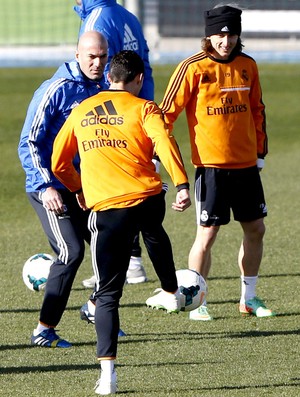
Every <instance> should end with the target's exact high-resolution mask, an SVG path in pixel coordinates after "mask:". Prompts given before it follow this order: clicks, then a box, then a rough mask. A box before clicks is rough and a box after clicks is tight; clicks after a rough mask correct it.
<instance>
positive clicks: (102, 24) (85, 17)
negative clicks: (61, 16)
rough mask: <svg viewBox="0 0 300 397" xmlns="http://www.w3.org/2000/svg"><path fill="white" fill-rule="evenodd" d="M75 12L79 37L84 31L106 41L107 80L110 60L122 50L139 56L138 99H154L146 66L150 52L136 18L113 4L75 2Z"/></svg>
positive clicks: (103, 0) (100, 0)
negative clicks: (141, 69)
mask: <svg viewBox="0 0 300 397" xmlns="http://www.w3.org/2000/svg"><path fill="white" fill-rule="evenodd" d="M76 2H77V4H78V5H77V6H75V7H74V10H75V11H76V12H77V14H78V15H79V16H80V18H81V20H82V21H83V23H82V26H81V28H80V32H79V37H80V36H81V35H82V34H83V33H84V32H87V31H90V30H97V31H98V32H100V33H102V34H103V35H104V36H105V37H106V39H107V41H108V62H107V64H106V67H105V71H104V74H105V76H106V77H107V73H108V71H109V64H110V61H111V59H112V57H113V56H114V55H115V54H117V53H118V52H120V51H122V50H132V51H135V52H137V53H138V55H139V56H140V57H141V58H142V60H143V62H144V65H145V75H144V83H143V87H142V89H141V92H140V94H139V97H141V98H144V99H149V100H153V99H154V81H153V77H152V68H151V66H150V62H149V48H148V45H147V42H146V39H145V37H144V33H143V29H142V26H141V24H140V22H139V20H138V19H137V17H136V16H135V15H133V14H132V13H131V12H129V11H128V10H126V8H124V7H122V6H121V5H120V4H118V3H117V1H116V0H77V1H76Z"/></svg>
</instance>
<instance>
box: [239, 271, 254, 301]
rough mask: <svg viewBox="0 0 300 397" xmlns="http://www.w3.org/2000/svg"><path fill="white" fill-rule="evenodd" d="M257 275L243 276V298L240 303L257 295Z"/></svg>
mask: <svg viewBox="0 0 300 397" xmlns="http://www.w3.org/2000/svg"><path fill="white" fill-rule="evenodd" d="M257 278H258V277H257V276H255V277H245V276H241V299H240V303H245V301H247V300H249V299H252V298H254V297H255V296H256V293H255V290H256V283H257Z"/></svg>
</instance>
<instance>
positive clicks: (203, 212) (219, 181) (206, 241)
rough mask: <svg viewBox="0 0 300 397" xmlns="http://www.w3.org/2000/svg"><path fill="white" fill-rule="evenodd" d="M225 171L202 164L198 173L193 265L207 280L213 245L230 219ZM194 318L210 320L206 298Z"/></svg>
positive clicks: (191, 260)
mask: <svg viewBox="0 0 300 397" xmlns="http://www.w3.org/2000/svg"><path fill="white" fill-rule="evenodd" d="M224 183H225V175H224V173H223V172H222V170H216V169H213V168H198V169H197V170H196V175H195V207H196V220H197V232H196V237H195V240H194V243H193V245H192V248H191V250H190V253H189V269H192V270H196V271H197V272H198V273H200V274H201V275H202V277H204V279H205V280H206V281H207V277H208V274H209V271H210V268H211V264H212V258H211V249H212V247H213V244H214V243H215V240H216V238H217V234H218V231H219V229H220V225H221V224H226V223H228V222H229V217H230V208H229V205H228V203H227V200H226V197H225V195H224V194H223V190H224V189H223V187H224ZM189 317H190V319H191V320H199V321H208V320H211V319H212V317H211V316H210V314H209V313H208V309H207V302H206V300H205V301H204V302H203V304H202V305H201V306H200V307H199V308H197V309H195V310H192V311H191V312H190V313H189Z"/></svg>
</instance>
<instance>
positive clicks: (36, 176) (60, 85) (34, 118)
mask: <svg viewBox="0 0 300 397" xmlns="http://www.w3.org/2000/svg"><path fill="white" fill-rule="evenodd" d="M106 88H107V85H106V83H105V79H104V77H103V78H102V79H101V81H92V80H89V79H87V78H86V77H85V76H84V75H83V74H82V73H81V71H80V68H79V65H78V62H77V61H71V62H66V63H64V64H63V65H62V66H60V67H59V69H58V70H57V71H56V73H55V74H54V75H53V76H52V77H51V79H49V80H46V81H45V82H44V83H42V85H41V86H40V87H39V88H38V89H37V90H36V91H35V93H34V95H33V98H32V100H31V102H30V104H29V108H28V111H27V115H26V119H25V123H24V126H23V129H22V132H21V138H20V143H19V147H18V153H19V158H20V160H21V164H22V167H23V168H24V171H25V174H26V191H27V192H34V191H41V190H43V189H46V188H47V187H50V186H52V187H54V188H56V189H65V187H64V186H63V185H62V184H61V183H60V182H59V181H58V180H57V179H56V178H55V177H54V175H53V173H52V171H51V155H52V149H53V142H54V139H55V137H56V135H57V134H58V132H59V130H60V128H61V127H62V125H63V124H64V122H65V120H66V119H67V117H68V115H69V114H70V113H71V111H72V109H73V108H74V107H75V106H77V105H79V103H80V102H82V101H83V100H84V99H86V98H88V97H90V96H92V95H95V94H97V93H98V92H99V91H101V90H103V89H106Z"/></svg>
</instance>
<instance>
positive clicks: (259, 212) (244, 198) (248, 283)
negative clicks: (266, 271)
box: [232, 167, 274, 317]
mask: <svg viewBox="0 0 300 397" xmlns="http://www.w3.org/2000/svg"><path fill="white" fill-rule="evenodd" d="M232 181H233V182H232V190H235V194H234V196H233V198H232V201H233V204H232V210H233V214H234V219H235V220H237V221H239V222H240V224H241V226H242V229H243V239H242V243H241V246H240V250H239V255H238V264H239V267H240V271H241V298H240V312H241V313H243V314H247V313H252V314H255V315H256V316H259V317H269V316H272V315H274V313H273V312H272V311H271V310H269V309H267V308H266V307H265V304H264V303H263V301H262V300H261V299H260V298H258V297H257V296H256V285H257V280H258V272H259V268H260V264H261V260H262V256H263V238H264V235H265V224H264V217H265V216H266V215H267V209H266V203H265V198H264V192H263V187H262V183H261V179H260V175H259V171H258V169H257V167H250V168H247V169H244V170H235V171H233V172H232Z"/></svg>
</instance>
